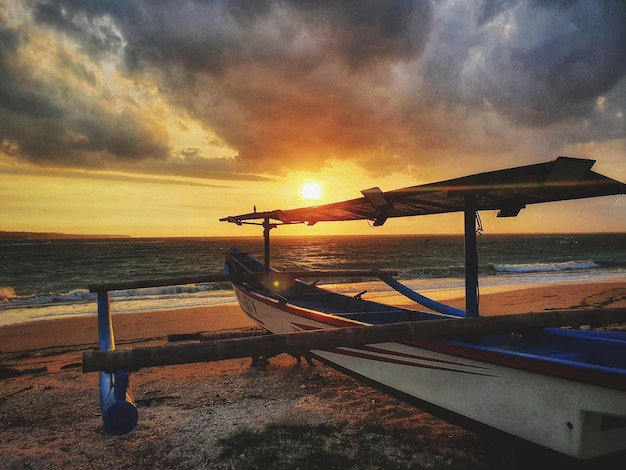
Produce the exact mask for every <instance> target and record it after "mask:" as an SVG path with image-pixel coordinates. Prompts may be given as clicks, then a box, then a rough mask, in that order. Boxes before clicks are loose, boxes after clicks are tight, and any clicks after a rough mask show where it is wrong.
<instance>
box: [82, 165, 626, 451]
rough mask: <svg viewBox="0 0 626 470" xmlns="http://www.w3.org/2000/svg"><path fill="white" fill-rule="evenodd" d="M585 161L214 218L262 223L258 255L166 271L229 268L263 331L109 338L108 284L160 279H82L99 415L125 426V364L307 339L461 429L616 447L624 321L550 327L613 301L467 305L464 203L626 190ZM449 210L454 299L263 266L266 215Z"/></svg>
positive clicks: (512, 206)
mask: <svg viewBox="0 0 626 470" xmlns="http://www.w3.org/2000/svg"><path fill="white" fill-rule="evenodd" d="M593 164H594V161H592V160H584V159H574V158H566V157H559V158H558V159H556V160H554V161H551V162H547V163H541V164H536V165H529V166H525V167H518V168H511V169H506V170H499V171H494V172H488V173H481V174H478V175H472V176H468V177H463V178H458V179H454V180H448V181H442V182H439V183H433V184H429V185H421V186H414V187H410V188H404V189H400V190H395V191H389V192H383V191H381V190H380V189H378V188H372V189H368V190H364V191H362V194H363V197H361V198H357V199H352V200H349V201H343V202H338V203H334V204H326V205H321V206H315V207H305V208H300V209H292V210H273V211H266V212H256V210H255V211H254V212H252V213H247V214H242V215H237V216H229V217H225V218H224V219H221V220H223V221H227V222H232V223H235V224H237V225H243V224H257V225H261V226H262V227H263V228H264V237H265V259H264V260H263V262H261V261H259V260H257V259H255V258H253V257H252V256H250V255H248V254H246V253H243V252H241V251H239V250H237V249H231V250H230V251H229V253H228V255H227V259H226V264H225V270H226V274H225V275H222V276H205V277H203V278H193V279H192V278H184V279H177V280H175V281H176V282H174V281H172V282H170V283H184V282H208V281H212V280H214V281H219V280H224V279H229V280H231V282H232V284H233V288H234V291H235V294H236V296H237V299H238V301H239V304H240V306H241V308H242V309H243V311H244V312H245V313H246V315H248V316H249V317H250V318H252V319H253V320H254V321H255V322H256V323H257V324H259V325H260V326H261V327H263V328H265V329H266V330H267V331H269V332H271V333H275V335H271V336H270V337H269V338H254V339H253V340H251V341H248V342H242V341H239V340H236V341H235V342H231V343H228V344H226V342H224V343H220V344H218V345H216V344H199V345H176V346H169V347H168V346H163V347H159V348H136V349H131V350H120V351H115V350H114V349H115V345H114V342H113V335H112V327H111V322H110V313H109V308H108V291H109V290H114V289H123V288H140V287H150V286H155V285H166V284H165V282H166V281H165V280H156V281H140V282H138V283H132V284H128V283H117V284H111V285H96V286H93V287H92V286H90V290H92V291H94V292H98V303H99V306H98V317H99V336H100V351H93V352H90V353H85V354H84V356H83V370H84V371H101V373H100V378H101V387H100V389H101V404H102V410H103V419H104V422H105V428H106V429H107V430H108V431H109V432H111V433H114V434H124V433H126V432H129V431H130V430H131V429H132V428H133V427H134V426H135V423H136V421H137V412H136V408H135V407H134V403H133V402H132V397H131V396H130V395H129V393H127V392H129V389H128V387H127V385H128V380H127V378H128V373H129V371H131V370H136V369H137V368H139V367H144V366H154V365H168V364H181V363H186V362H197V361H209V360H219V359H227V358H232V357H243V356H246V355H249V354H250V351H259V354H263V353H264V352H267V351H270V352H274V353H275V352H280V351H289V350H291V352H304V351H310V352H311V353H312V354H314V355H315V356H317V357H318V358H319V359H321V360H322V361H324V362H325V363H327V364H329V365H331V366H332V367H335V368H336V369H338V370H340V371H342V372H345V373H347V374H349V375H351V376H352V377H355V378H357V379H358V380H361V381H363V382H365V383H367V384H369V385H372V386H374V387H376V388H378V389H380V390H382V391H384V392H386V393H389V394H391V395H394V396H396V397H398V398H401V399H403V400H406V401H407V402H409V403H414V404H416V405H417V406H419V407H420V408H422V409H424V410H426V411H429V412H432V413H433V414H436V415H438V416H440V417H442V418H444V419H447V420H449V421H451V422H454V423H457V424H460V425H462V426H464V427H467V428H469V429H472V430H478V431H484V430H488V431H495V432H498V433H501V434H504V435H507V436H512V437H515V438H518V439H522V440H524V441H527V442H531V443H534V444H537V445H539V446H543V447H546V448H548V449H552V450H554V451H557V452H559V453H561V454H565V455H568V456H572V457H575V458H579V459H590V458H594V457H598V456H602V455H606V454H610V453H613V452H618V451H622V450H625V449H626V333H620V332H608V331H593V330H586V329H576V328H561V326H566V325H569V326H570V327H571V326H574V327H576V326H580V325H582V324H585V323H587V322H588V323H590V324H595V323H597V322H599V320H598V319H602V318H604V320H607V321H615V320H619V321H621V322H626V309H619V310H617V311H608V310H606V311H580V312H567V315H565V312H560V313H559V312H549V313H539V314H522V315H502V316H496V317H487V318H486V317H481V316H480V314H479V304H478V255H477V251H476V218H477V211H479V210H499V216H502V217H511V216H516V215H517V214H518V213H519V212H520V210H521V209H522V208H524V207H526V205H528V204H533V203H541V202H550V201H559V200H567V199H579V198H587V197H595V196H606V195H617V194H624V193H626V185H624V184H623V183H620V182H618V181H615V180H612V179H610V178H608V177H606V176H603V175H600V174H598V173H595V172H592V171H591V167H592V166H593ZM457 211H458V212H462V213H463V214H464V220H465V297H466V304H465V310H459V309H454V308H451V307H449V306H446V305H443V304H440V303H438V302H434V301H432V300H429V299H427V298H425V297H423V296H421V295H419V294H417V293H415V292H413V291H411V290H410V289H407V288H406V287H404V286H402V285H401V284H400V283H398V282H397V281H396V280H394V279H393V277H392V275H391V274H390V273H386V272H378V273H372V272H369V273H359V275H363V274H367V275H369V276H377V277H380V278H381V279H382V280H384V281H385V282H387V283H388V284H389V285H391V286H392V287H393V288H394V289H396V290H398V291H399V292H401V293H403V294H404V295H406V296H408V297H410V298H411V299H413V300H415V301H416V302H418V303H420V304H422V305H423V306H425V307H426V308H427V310H420V309H407V308H399V307H396V306H392V305H384V304H381V303H377V302H372V301H368V300H366V299H364V298H362V297H361V296H360V295H357V296H355V297H350V296H345V295H341V294H338V293H333V292H329V291H328V290H325V289H322V288H321V287H319V286H318V285H317V284H316V283H315V282H307V281H306V280H305V279H307V278H314V277H315V276H318V275H319V276H327V275H331V276H341V275H344V273H343V272H330V273H328V272H324V273H316V272H298V273H293V272H292V273H289V272H278V271H276V270H273V269H272V268H271V267H270V231H271V230H272V229H273V228H276V227H277V226H280V225H285V224H294V223H307V224H315V223H318V222H323V221H342V220H358V219H367V220H371V221H373V223H374V225H382V224H384V223H385V221H386V220H387V219H389V218H393V217H407V216H416V215H426V214H437V213H445V212H457ZM348 275H349V274H348ZM520 308H523V306H520ZM503 313H511V312H503ZM522 320H523V321H522ZM343 333H345V334H343ZM300 340H302V341H300Z"/></svg>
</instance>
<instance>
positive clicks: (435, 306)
mask: <svg viewBox="0 0 626 470" xmlns="http://www.w3.org/2000/svg"><path fill="white" fill-rule="evenodd" d="M380 280H381V281H383V282H384V283H386V284H387V285H388V286H389V287H391V288H393V289H395V290H397V291H398V292H400V293H401V294H402V295H404V296H405V297H408V298H409V299H411V300H413V301H414V302H417V303H418V304H420V305H423V306H424V307H426V308H429V309H431V310H434V311H435V312H439V313H443V314H445V315H454V316H455V317H464V316H465V312H464V311H463V310H461V309H458V308H454V307H450V306H449V305H446V304H443V303H441V302H437V301H436V300H433V299H429V298H428V297H426V296H424V295H422V294H420V293H419V292H415V291H414V290H413V289H411V288H410V287H407V286H405V285H404V284H402V283H400V282H398V281H396V280H395V279H394V278H392V277H381V278H380Z"/></svg>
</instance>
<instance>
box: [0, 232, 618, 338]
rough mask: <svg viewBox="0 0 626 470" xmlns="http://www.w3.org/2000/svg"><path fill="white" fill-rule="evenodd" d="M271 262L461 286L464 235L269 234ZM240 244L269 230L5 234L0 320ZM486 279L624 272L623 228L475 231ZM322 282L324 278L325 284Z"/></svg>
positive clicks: (259, 241) (178, 270) (417, 285)
mask: <svg viewBox="0 0 626 470" xmlns="http://www.w3.org/2000/svg"><path fill="white" fill-rule="evenodd" d="M271 244H272V248H271V257H272V258H271V264H272V266H274V267H277V268H286V269H305V270H318V269H319V270H323V269H340V270H352V269H354V270H358V269H373V268H380V269H390V270H396V271H398V272H399V275H398V279H399V280H400V281H402V282H404V283H405V284H407V285H408V286H410V287H412V288H414V289H416V290H419V291H422V292H423V291H429V290H432V289H448V288H460V287H462V286H463V276H464V269H463V256H464V255H463V253H464V249H463V237H462V236H439V235H435V236H423V235H420V236H394V235H388V236H351V237H347V236H324V237H297V238H295V237H279V236H274V237H273V238H272V240H271ZM231 246H236V247H238V248H240V249H242V250H244V251H248V252H250V253H252V254H255V255H257V257H259V258H260V259H263V238H262V237H260V236H259V237H256V238H232V237H231V238H146V239H137V238H125V239H107V238H101V239H67V240H64V239H53V240H24V239H21V240H0V326H2V325H10V324H15V323H21V322H28V321H36V320H42V319H52V318H59V317H66V316H75V315H96V298H95V294H92V293H89V292H88V288H87V287H88V285H89V284H92V283H99V282H113V281H132V280H143V279H154V278H167V277H179V276H193V275H203V274H208V273H219V272H222V269H223V262H224V254H225V253H226V251H227V250H228V248H229V247H231ZM478 256H479V264H480V274H479V282H480V285H481V286H490V285H499V284H507V285H518V284H529V283H542V284H546V283H555V282H562V281H567V280H591V279H601V278H608V277H619V278H623V279H624V280H625V281H626V234H582V235H570V236H566V235H490V234H484V235H483V236H481V237H479V238H478ZM340 281H341V282H339V281H337V280H332V281H331V280H324V281H322V282H321V283H324V282H326V283H328V282H332V283H333V285H332V286H331V287H332V288H333V289H334V290H336V291H339V292H345V293H358V292H360V291H362V290H368V291H370V292H372V291H381V290H388V289H389V287H387V286H386V285H385V284H383V283H381V282H374V281H365V282H363V281H362V280H356V279H344V280H340ZM321 283H320V284H321ZM235 303H236V301H235V297H234V295H233V292H232V289H231V288H230V284H229V283H227V282H221V283H214V284H197V285H185V286H170V287H160V288H152V289H137V290H127V291H114V292H111V311H112V312H113V313H131V312H141V311H148V310H156V309H171V308H181V307H196V306H203V305H217V304H235Z"/></svg>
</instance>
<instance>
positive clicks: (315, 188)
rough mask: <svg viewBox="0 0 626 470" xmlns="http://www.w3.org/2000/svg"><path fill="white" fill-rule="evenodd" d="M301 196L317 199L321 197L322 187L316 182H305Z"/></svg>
mask: <svg viewBox="0 0 626 470" xmlns="http://www.w3.org/2000/svg"><path fill="white" fill-rule="evenodd" d="M302 197H303V198H305V199H319V198H321V197H322V188H320V185H319V184H317V183H307V184H305V185H304V186H302Z"/></svg>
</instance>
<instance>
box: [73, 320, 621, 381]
mask: <svg viewBox="0 0 626 470" xmlns="http://www.w3.org/2000/svg"><path fill="white" fill-rule="evenodd" d="M622 322H626V308H620V309H595V310H562V311H551V312H545V313H522V314H516V315H500V316H495V317H476V318H463V319H448V320H424V321H416V322H404V323H393V324H387V325H376V326H359V327H354V328H329V329H320V330H316V331H310V332H300V333H290V334H274V335H269V336H261V337H252V338H234V339H225V340H217V341H206V342H202V343H188V344H175V345H165V346H157V347H146V348H135V349H121V350H116V351H91V352H86V353H84V354H83V372H96V371H102V370H107V371H111V370H116V369H127V370H137V369H139V368H141V367H154V366H165V365H174V364H188V363H193V362H210V361H221V360H225V359H234V358H238V357H250V356H258V355H274V354H279V353H282V352H304V351H310V350H329V349H333V348H337V347H342V346H347V347H354V346H360V345H363V344H375V343H383V342H388V341H395V342H402V341H408V340H418V339H421V340H424V339H434V338H463V337H469V336H476V335H488V334H497V333H509V332H518V333H522V332H525V331H528V330H535V329H540V328H548V327H561V326H572V327H579V326H581V325H590V326H599V325H603V324H609V323H622Z"/></svg>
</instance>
